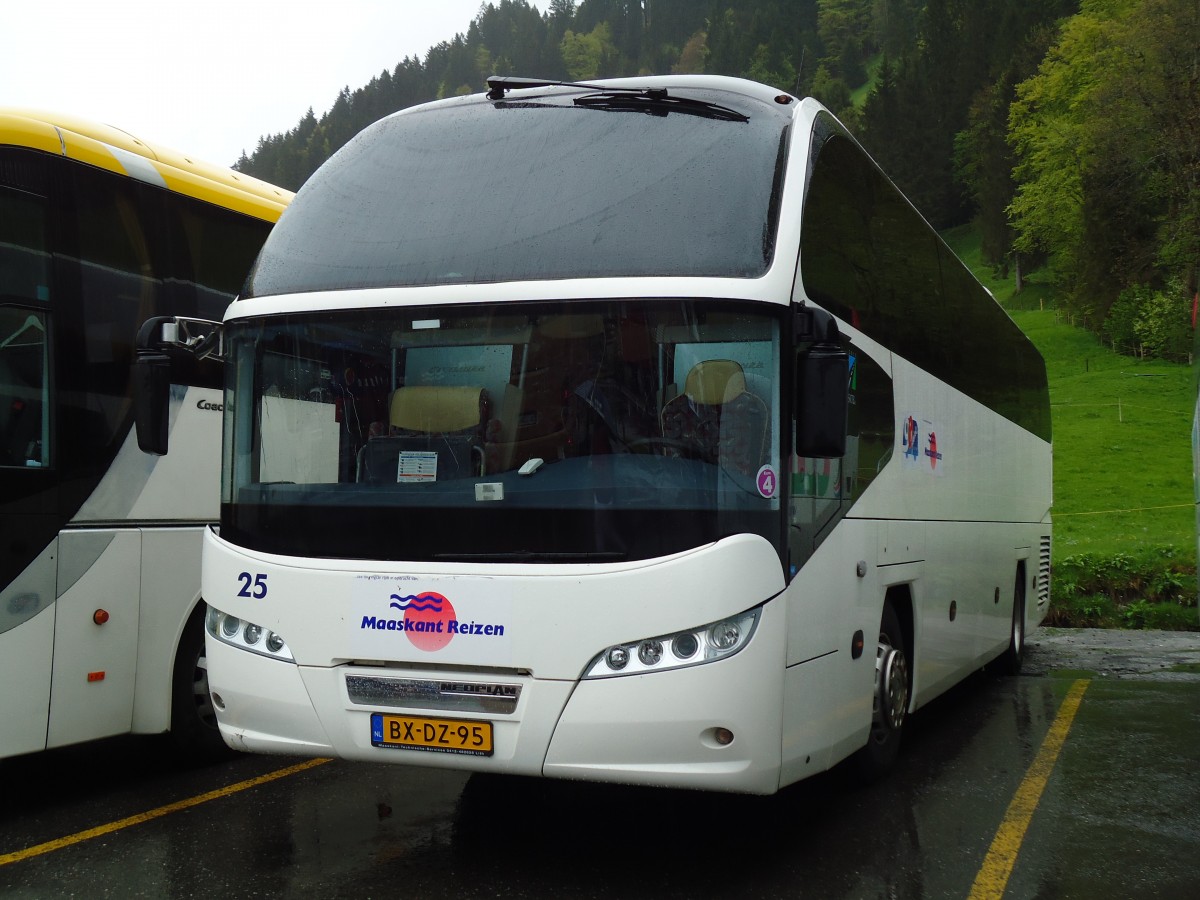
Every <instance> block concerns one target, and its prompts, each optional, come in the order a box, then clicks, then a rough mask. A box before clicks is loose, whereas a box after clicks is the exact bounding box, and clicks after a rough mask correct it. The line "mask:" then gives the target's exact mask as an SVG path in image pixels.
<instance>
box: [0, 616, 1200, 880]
mask: <svg viewBox="0 0 1200 900" xmlns="http://www.w3.org/2000/svg"><path fill="white" fill-rule="evenodd" d="M1073 689H1074V690H1075V692H1076V693H1078V692H1079V691H1082V699H1081V700H1079V703H1078V710H1077V713H1076V714H1075V716H1074V718H1073V720H1072V721H1071V723H1070V727H1069V730H1067V731H1066V733H1065V739H1064V740H1063V742H1062V746H1061V752H1060V753H1059V754H1058V756H1057V757H1056V758H1055V761H1054V762H1053V765H1052V767H1051V768H1050V769H1049V770H1048V774H1047V776H1046V778H1045V780H1044V785H1043V789H1042V790H1041V792H1040V794H1038V796H1037V798H1036V806H1035V807H1034V808H1033V810H1032V814H1031V815H1030V817H1029V818H1028V823H1027V828H1026V829H1025V830H1024V831H1023V832H1022V834H1021V836H1020V839H1019V842H1018V844H1017V845H1016V856H1015V862H1014V863H1013V864H1012V866H1011V870H1010V874H1008V875H1007V876H1006V879H1005V880H1003V881H1002V882H1000V883H999V885H998V887H999V889H1001V890H1002V895H1003V896H1006V897H1013V898H1076V897H1078V898H1090V900H1105V898H1122V900H1123V898H1142V897H1147V898H1157V897H1161V898H1188V900H1194V898H1196V897H1200V740H1198V739H1200V634H1196V633H1192V634H1186V635H1178V634H1171V633H1162V632H1080V631H1068V630H1042V631H1039V632H1037V633H1036V634H1035V635H1032V636H1031V641H1030V646H1029V652H1028V655H1027V660H1026V666H1025V669H1024V672H1023V674H1022V675H1021V676H1019V677H1015V678H1014V677H1003V676H999V675H995V674H992V673H989V672H986V671H985V672H982V673H979V674H978V675H976V676H975V677H973V678H971V679H969V680H968V681H967V682H965V683H964V684H963V685H960V686H959V687H958V688H956V689H954V690H953V691H951V692H950V693H949V694H947V695H946V696H944V697H942V698H941V699H940V700H938V701H937V702H935V703H933V704H931V705H930V706H928V707H927V708H925V709H924V710H922V711H921V712H919V713H918V714H916V715H915V716H913V717H912V718H911V719H910V721H909V728H908V731H907V733H906V736H905V745H904V748H903V751H902V754H901V758H900V760H899V763H898V765H897V767H896V769H895V770H894V771H893V772H892V773H891V775H890V776H889V777H887V778H886V779H884V780H882V781H880V782H876V783H874V784H870V785H863V784H860V783H859V782H857V781H856V780H855V778H854V776H853V773H852V772H850V771H849V770H846V769H841V768H839V769H835V770H834V771H833V772H830V773H826V774H824V775H821V776H818V777H816V778H813V779H810V780H808V781H805V782H802V783H800V784H797V785H793V786H792V787H789V788H787V789H785V790H783V791H781V792H780V793H779V794H777V795H775V796H773V797H741V796H730V795H721V794H708V793H702V792H682V791H666V790H654V789H642V788H625V787H614V786H606V785H590V784H575V783H567V782H556V781H546V780H531V779H513V778H496V777H481V776H470V777H468V776H466V775H460V774H455V773H449V772H439V771H432V770H425V769H419V768H410V767H401V766H385V765H361V764H349V763H343V762H340V761H332V762H327V763H322V764H319V765H315V766H311V767H309V768H305V769H303V770H301V771H297V772H294V773H292V774H286V775H283V776H280V777H277V778H275V779H274V780H270V781H266V782H264V783H259V784H256V785H253V786H249V787H242V786H243V785H245V783H246V782H247V781H248V780H250V779H254V778H256V777H258V776H263V775H268V774H271V773H278V772H280V771H282V770H285V769H286V767H289V766H292V765H294V764H296V763H298V762H301V761H299V760H293V759H284V758H272V757H254V756H237V757H234V758H231V759H230V760H228V761H226V762H221V763H218V764H210V765H205V766H189V765H186V764H184V763H182V762H180V761H179V760H178V759H177V758H176V757H175V756H174V754H173V753H172V751H171V750H170V747H169V744H168V743H167V742H166V741H165V740H162V739H158V738H121V739H114V740H110V741H104V742H100V743H97V744H92V745H88V746H85V747H75V748H67V749H64V750H59V751H54V752H51V753H45V754H39V755H36V756H30V757H24V758H19V759H11V760H6V761H3V762H0V897H3V898H9V897H14V898H26V897H30V898H43V897H47V898H48V897H80V898H94V897H114V898H118V897H119V898H126V897H164V898H186V897H345V898H371V897H414V898H416V897H419V898H439V897H480V898H484V897H487V898H507V897H511V898H543V897H545V898H550V897H555V898H557V897H581V898H590V897H595V898H610V897H622V898H624V897H655V898H677V897H678V898H691V897H738V898H741V897H756V898H758V897H761V898H775V897H779V898H785V897H788V898H792V897H800V898H808V897H812V898H875V897H879V898H894V900H900V898H942V897H947V898H950V897H955V898H966V897H972V896H985V895H986V894H983V893H979V891H980V890H981V886H980V883H979V882H980V879H981V874H980V873H981V871H984V870H985V869H986V868H987V866H988V865H989V864H991V863H992V862H994V860H995V847H994V840H995V839H996V835H997V832H998V830H1001V829H1002V826H1003V825H1004V823H1005V822H1007V821H1008V819H1006V813H1009V811H1010V804H1011V803H1012V801H1013V798H1014V797H1015V796H1018V794H1021V795H1024V794H1025V792H1027V790H1028V786H1029V783H1030V773H1031V767H1035V768H1036V765H1035V764H1036V763H1037V762H1039V761H1040V760H1042V759H1043V758H1044V757H1043V755H1042V754H1044V750H1043V748H1044V747H1045V745H1046V743H1047V738H1048V736H1049V735H1050V734H1051V731H1052V726H1054V723H1055V721H1056V717H1058V716H1059V713H1060V711H1061V710H1063V708H1064V698H1066V697H1067V696H1068V694H1069V692H1071V691H1072V690H1073ZM234 788H236V790H232V789H234ZM209 794H211V795H212V796H209V797H207V798H206V796H205V795H209ZM197 798H199V799H197ZM172 804H175V805H180V804H182V805H183V808H178V809H176V808H173V807H172ZM189 804H190V805H189ZM164 810H165V811H164ZM55 842H58V843H55ZM984 882H985V883H984V885H983V887H984V888H987V887H990V888H991V889H992V890H995V889H996V888H997V884H996V883H995V882H994V881H992V882H987V881H986V879H984ZM973 890H975V891H976V893H975V894H972V891H973Z"/></svg>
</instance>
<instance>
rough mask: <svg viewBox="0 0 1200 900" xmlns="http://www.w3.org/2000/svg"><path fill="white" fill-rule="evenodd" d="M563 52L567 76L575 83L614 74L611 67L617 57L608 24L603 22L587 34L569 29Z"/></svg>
mask: <svg viewBox="0 0 1200 900" xmlns="http://www.w3.org/2000/svg"><path fill="white" fill-rule="evenodd" d="M561 52H562V59H563V64H564V65H565V66H566V68H567V74H568V75H569V76H570V77H571V79H572V80H573V81H587V80H588V79H589V78H596V77H598V76H600V75H608V74H612V72H611V67H612V65H613V64H614V63H615V62H616V57H617V48H616V45H615V44H613V41H612V29H611V28H610V27H609V26H608V23H607V22H601V23H600V24H599V25H597V26H596V27H595V28H593V29H592V30H591V31H590V32H588V33H587V34H576V33H575V32H573V31H571V30H569V29H568V30H567V33H566V34H564V35H563V39H562V45H561Z"/></svg>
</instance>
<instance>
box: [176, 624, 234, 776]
mask: <svg viewBox="0 0 1200 900" xmlns="http://www.w3.org/2000/svg"><path fill="white" fill-rule="evenodd" d="M171 737H172V739H173V740H174V742H175V746H176V747H177V748H178V749H179V751H180V753H181V754H183V755H184V756H185V757H187V758H189V759H193V760H196V761H198V762H207V761H214V760H219V759H224V758H227V757H229V756H231V755H233V751H232V750H230V749H229V748H228V747H227V746H225V741H224V739H222V737H221V732H220V730H219V729H218V728H217V714H216V711H215V710H214V709H213V704H212V697H211V696H210V695H209V691H208V661H207V659H206V658H205V652H204V604H203V603H201V604H200V605H199V606H198V607H197V608H196V611H195V612H193V613H192V616H191V618H190V619H188V623H187V625H186V626H184V629H183V635H182V636H181V637H180V639H179V649H178V650H177V651H176V652H175V668H174V673H173V676H172V680H171Z"/></svg>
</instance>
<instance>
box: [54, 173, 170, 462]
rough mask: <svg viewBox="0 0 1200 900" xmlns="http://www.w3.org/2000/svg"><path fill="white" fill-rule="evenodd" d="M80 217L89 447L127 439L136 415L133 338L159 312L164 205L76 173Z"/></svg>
mask: <svg viewBox="0 0 1200 900" xmlns="http://www.w3.org/2000/svg"><path fill="white" fill-rule="evenodd" d="M75 191H76V194H75V197H76V203H75V208H74V219H75V226H76V236H77V241H78V263H79V287H80V299H81V301H82V309H83V324H84V328H83V341H84V343H83V362H84V367H85V368H84V378H85V380H84V384H85V385H86V387H87V390H88V396H87V406H88V412H89V416H88V418H89V420H90V422H91V425H90V426H89V428H88V431H89V432H90V433H89V434H87V436H86V440H87V443H88V445H89V446H95V447H103V446H107V445H108V444H110V443H111V442H113V441H114V440H117V439H119V438H121V437H123V435H124V431H125V426H126V425H127V424H128V417H129V415H130V406H131V399H130V391H129V383H130V382H129V376H130V365H131V363H132V362H133V339H134V337H135V335H136V334H137V330H138V328H139V327H140V326H141V324H142V323H143V322H144V321H146V319H148V318H150V317H151V316H153V315H156V314H157V312H158V309H159V293H160V291H161V281H160V274H159V272H158V265H157V260H158V258H159V257H160V254H159V253H156V252H153V248H152V241H153V240H155V239H157V238H158V236H159V235H161V234H162V224H161V207H160V206H159V205H158V204H157V203H155V202H154V200H153V195H152V194H147V195H146V196H145V199H144V200H143V199H142V198H141V197H139V192H140V191H141V186H140V185H137V184H134V183H131V182H130V181H129V180H128V179H119V178H109V177H106V176H105V175H103V174H102V173H97V172H92V171H87V170H82V171H77V178H76V183H75Z"/></svg>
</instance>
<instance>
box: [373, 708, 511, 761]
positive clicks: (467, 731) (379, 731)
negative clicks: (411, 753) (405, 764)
mask: <svg viewBox="0 0 1200 900" xmlns="http://www.w3.org/2000/svg"><path fill="white" fill-rule="evenodd" d="M371 743H372V744H373V745H374V746H376V747H397V748H399V749H401V750H433V751H435V752H438V753H461V754H464V755H466V756H491V755H492V723H491V722H475V721H467V720H464V719H430V718H426V717H424V716H393V715H385V714H384V713H374V714H372V716H371Z"/></svg>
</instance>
